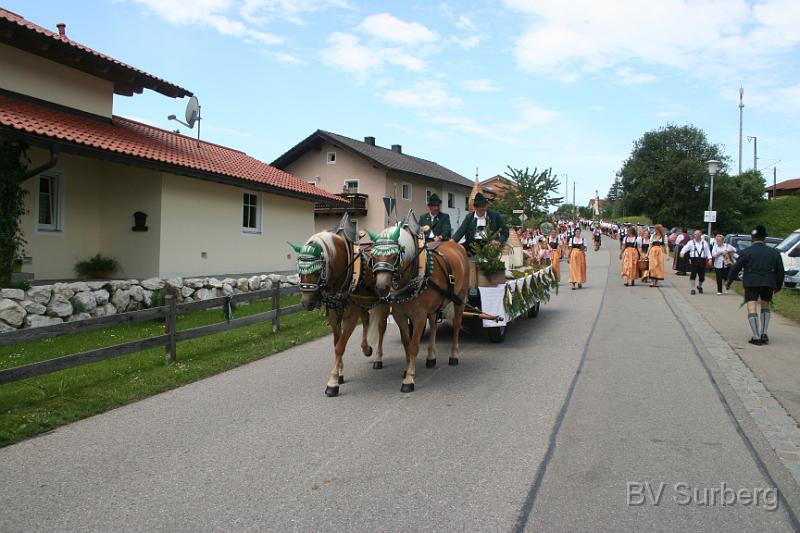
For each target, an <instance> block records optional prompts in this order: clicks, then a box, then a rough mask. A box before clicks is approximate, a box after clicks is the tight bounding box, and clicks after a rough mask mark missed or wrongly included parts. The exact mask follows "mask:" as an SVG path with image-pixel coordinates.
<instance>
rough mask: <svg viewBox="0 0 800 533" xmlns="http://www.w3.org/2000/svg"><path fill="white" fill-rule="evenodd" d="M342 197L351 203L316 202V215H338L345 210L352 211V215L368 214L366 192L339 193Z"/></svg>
mask: <svg viewBox="0 0 800 533" xmlns="http://www.w3.org/2000/svg"><path fill="white" fill-rule="evenodd" d="M336 196H339V197H341V198H344V199H345V200H347V201H348V202H350V205H346V206H331V205H327V204H314V214H315V215H338V214H343V213H345V212H347V213H350V214H351V215H366V214H367V197H368V195H366V194H361V193H357V192H343V193H341V194H337V195H336Z"/></svg>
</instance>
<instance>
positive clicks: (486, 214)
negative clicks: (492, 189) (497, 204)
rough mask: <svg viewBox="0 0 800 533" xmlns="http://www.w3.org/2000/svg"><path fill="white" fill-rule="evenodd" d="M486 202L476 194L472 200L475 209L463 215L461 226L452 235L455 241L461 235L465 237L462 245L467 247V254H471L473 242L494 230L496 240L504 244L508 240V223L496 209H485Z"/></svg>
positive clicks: (483, 238)
mask: <svg viewBox="0 0 800 533" xmlns="http://www.w3.org/2000/svg"><path fill="white" fill-rule="evenodd" d="M488 203H489V202H488V201H487V200H486V197H485V196H484V195H483V194H481V193H478V194H476V195H475V199H474V200H473V201H472V205H473V206H475V211H473V212H471V213H469V214H467V216H466V217H464V221H463V222H462V223H461V226H459V227H458V229H457V230H456V232H455V234H454V235H453V240H454V241H456V242H459V241H460V240H461V238H462V237H463V238H464V239H465V242H464V247H465V248H466V249H467V253H468V254H472V249H471V245H472V243H473V242H475V241H480V240H485V239H487V238H488V237H489V236H490V235H492V234H493V233H495V232H498V233H497V237H496V240H497V241H498V242H499V243H500V244H505V242H506V241H507V240H508V225H506V221H505V220H503V216H502V215H501V214H500V213H498V212H497V211H491V210H489V209H487V208H486V206H487V204H488Z"/></svg>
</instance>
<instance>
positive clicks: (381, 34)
mask: <svg viewBox="0 0 800 533" xmlns="http://www.w3.org/2000/svg"><path fill="white" fill-rule="evenodd" d="M359 29H360V30H362V31H364V32H366V33H368V34H369V35H371V36H372V37H374V38H376V39H378V40H381V41H386V42H391V43H401V44H420V43H430V42H434V41H436V40H437V39H438V36H437V35H436V34H435V33H434V32H432V31H431V30H429V29H428V28H427V27H425V26H423V25H422V24H420V23H418V22H405V21H403V20H400V19H399V18H397V17H394V16H392V15H390V14H389V13H380V14H378V15H370V16H368V17H367V18H365V19H364V21H363V22H362V23H361V25H360V26H359Z"/></svg>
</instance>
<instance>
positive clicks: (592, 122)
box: [2, 0, 800, 204]
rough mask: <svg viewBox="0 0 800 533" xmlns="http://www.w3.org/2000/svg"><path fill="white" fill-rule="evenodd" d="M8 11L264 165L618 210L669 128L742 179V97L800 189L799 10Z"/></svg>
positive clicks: (767, 2) (148, 0) (127, 107)
mask: <svg viewBox="0 0 800 533" xmlns="http://www.w3.org/2000/svg"><path fill="white" fill-rule="evenodd" d="M2 5H3V6H4V7H6V8H7V9H10V10H12V11H14V12H16V13H18V14H20V15H22V16H24V17H25V18H27V19H29V20H31V21H33V22H35V23H37V24H39V25H42V26H45V27H47V28H51V29H55V24H56V23H57V22H65V23H66V24H67V34H68V35H69V36H70V37H71V38H72V39H75V40H77V41H79V42H81V43H83V44H86V45H88V46H91V47H92V48H95V49H97V50H99V51H102V52H104V53H106V54H108V55H111V56H112V57H115V58H117V59H119V60H121V61H124V62H126V63H129V64H131V65H133V66H135V67H138V68H141V69H143V70H145V71H147V72H150V73H152V74H154V75H157V76H159V77H162V78H165V79H168V80H170V81H172V82H174V83H177V84H179V85H181V86H183V87H186V88H188V89H190V90H191V91H193V92H194V93H195V94H196V95H198V97H199V99H200V103H201V105H202V106H203V118H204V120H203V130H202V133H203V138H204V139H206V140H209V141H212V142H217V143H220V144H224V145H227V146H231V147H235V148H239V149H241V150H244V151H246V152H247V153H249V154H251V155H253V156H254V157H257V158H259V159H262V160H264V161H267V162H269V161H272V160H273V159H275V158H276V157H277V156H279V155H280V154H281V153H283V152H284V151H286V150H287V149H289V148H290V147H291V146H293V145H294V144H296V143H297V142H298V141H300V140H301V139H303V138H304V137H306V136H307V135H308V134H309V133H311V132H312V131H314V130H315V129H317V128H321V129H327V130H331V131H334V132H337V133H340V134H343V135H348V136H350V137H355V138H359V139H360V138H363V137H364V136H367V135H372V136H375V137H376V138H377V143H378V144H379V145H382V146H389V145H391V144H401V145H402V146H403V151H404V152H406V153H409V154H413V155H416V156H419V157H424V158H427V159H432V160H434V161H436V162H438V163H440V164H442V165H444V166H447V167H449V168H451V169H453V170H455V171H456V172H459V173H461V174H463V175H465V176H467V177H470V178H473V177H474V176H475V170H476V167H477V168H478V169H479V174H480V177H481V179H485V178H488V177H490V176H493V175H495V174H498V173H502V172H503V171H504V170H505V168H506V166H507V165H511V166H514V167H525V166H528V167H531V168H533V167H539V168H542V167H552V168H553V170H554V171H555V172H556V173H557V174H559V175H560V176H562V177H563V176H564V175H568V176H569V181H570V191H569V194H570V196H571V195H572V182H573V181H575V182H576V183H577V190H576V197H577V199H578V203H581V204H583V203H586V201H587V200H588V198H589V197H591V196H593V195H594V191H595V189H599V191H600V194H601V196H603V195H604V194H605V192H606V191H607V190H608V188H609V186H610V184H611V182H612V181H613V178H614V174H615V173H616V172H617V171H618V170H619V168H620V166H621V164H622V162H623V161H624V159H625V158H626V156H627V155H628V154H629V153H630V149H631V145H632V143H633V141H634V140H635V139H637V138H638V137H640V136H641V135H642V134H643V133H644V132H645V131H648V130H651V129H655V128H658V127H660V126H663V125H665V124H667V123H670V122H671V123H675V124H694V125H695V126H698V127H700V128H702V129H703V130H705V131H706V133H707V134H708V136H709V138H710V140H711V141H712V142H715V143H719V144H721V145H722V146H723V147H724V149H725V151H726V152H727V154H728V155H729V156H730V157H731V167H730V168H731V170H732V171H734V172H735V171H736V168H737V166H738V163H737V160H738V128H739V115H738V107H737V106H738V91H739V86H740V85H741V86H743V87H744V89H745V96H744V103H745V110H744V111H745V118H744V135H745V136H748V135H750V136H757V137H758V152H759V154H758V155H759V163H758V167H759V168H765V167H769V168H765V170H764V172H765V174H768V181H769V182H771V180H772V168H771V165H773V164H774V163H775V161H776V160H780V162H779V163H777V169H778V181H781V180H783V179H788V178H795V177H800V150H798V147H799V145H798V142H797V141H798V138H800V135H798V134H800V131H799V130H800V126H798V124H800V121H798V118H800V53H798V52H800V2H799V1H797V0H758V1H755V2H753V1H749V2H748V1H744V0H741V1H740V0H704V1H688V0H659V1H651V2H648V1H642V0H614V1H606V2H602V1H590V0H574V1H571V2H563V1H557V0H504V1H500V0H498V1H495V2H491V1H475V2H461V1H459V2H456V1H450V2H435V1H434V2H417V1H413V0H412V1H403V2H359V1H356V0H295V1H292V0H95V1H88V0H87V1H81V2H61V1H51V0H37V1H36V2H30V1H19V0H6V1H5V2H3V4H2ZM184 106H185V101H183V100H174V99H171V98H167V97H164V96H162V95H159V94H156V93H152V92H149V91H146V92H145V94H143V95H137V96H134V97H132V98H126V97H120V96H117V97H115V113H116V114H119V115H123V116H128V117H132V118H136V119H139V120H142V121H145V122H147V123H150V124H154V125H157V126H161V127H164V128H171V129H174V128H175V127H176V126H177V124H176V123H174V122H169V121H167V120H166V116H167V115H169V114H173V113H175V114H178V115H179V116H180V115H182V114H183V109H184ZM182 130H185V128H182ZM752 166H753V144H752V143H748V142H747V141H746V140H745V142H744V156H743V168H744V169H749V168H751V167H752ZM562 191H563V186H562Z"/></svg>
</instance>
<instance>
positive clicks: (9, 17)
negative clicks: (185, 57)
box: [0, 9, 344, 280]
mask: <svg viewBox="0 0 800 533" xmlns="http://www.w3.org/2000/svg"><path fill="white" fill-rule="evenodd" d="M0 72H1V73H2V75H0V141H8V140H16V141H23V142H26V143H27V144H28V145H29V146H30V151H29V155H30V159H31V164H30V166H29V169H31V170H30V172H28V174H27V175H26V176H24V177H21V178H24V179H25V181H24V182H23V186H24V188H25V189H26V190H27V192H28V194H27V199H26V201H27V208H28V214H27V215H25V216H24V218H23V221H22V223H23V228H24V237H25V239H26V240H27V247H26V252H27V254H26V255H27V257H26V260H25V261H24V263H23V267H22V269H23V272H28V273H32V274H33V275H34V277H35V279H36V280H48V279H63V278H72V277H74V275H75V274H74V270H73V267H74V265H75V263H76V262H77V261H79V260H83V259H86V258H88V257H90V256H93V255H95V254H97V253H100V254H103V255H107V256H113V257H114V258H116V259H117V260H118V262H119V264H120V270H119V271H118V272H117V273H116V274H115V277H126V278H147V277H162V278H167V277H171V276H177V275H180V276H194V275H204V274H223V273H230V274H235V273H246V272H264V271H274V270H290V269H293V268H294V262H293V256H292V255H290V250H289V248H288V247H287V245H286V241H287V240H290V241H302V240H304V239H305V238H307V237H308V236H309V235H310V234H312V233H313V231H314V205H315V204H318V205H332V206H336V205H343V204H344V201H343V200H342V199H341V198H340V197H337V196H334V195H332V194H330V193H327V192H326V191H325V190H323V189H321V188H317V187H313V186H311V185H309V184H308V183H307V182H306V181H304V180H301V179H299V178H297V177H295V176H292V175H290V174H288V173H286V172H284V171H281V170H279V169H277V168H275V167H273V166H270V165H268V164H266V163H262V162H261V161H258V160H256V159H254V158H252V157H250V156H248V155H247V154H245V153H243V152H241V151H238V150H234V149H232V148H226V147H223V146H219V145H215V144H212V143H208V142H198V141H197V140H196V139H194V138H191V137H186V136H183V135H179V134H176V133H174V132H171V131H168V130H163V129H159V128H155V127H152V126H149V125H145V124H141V123H139V122H136V121H133V120H129V119H126V118H123V117H119V116H117V115H114V114H113V104H114V97H115V96H114V95H122V96H132V95H133V94H135V93H141V92H142V91H143V90H144V89H150V90H153V91H156V92H158V93H161V94H163V95H165V96H168V97H172V98H182V97H186V96H191V92H189V91H187V90H186V89H184V88H182V87H179V86H177V85H175V84H172V83H170V82H167V81H165V80H162V79H160V78H157V77H155V76H152V75H150V74H147V73H146V72H143V71H141V70H139V69H136V68H134V67H131V66H128V65H126V64H124V63H121V62H120V61H118V60H116V59H113V58H110V57H108V56H105V55H103V54H101V53H99V52H96V51H94V50H91V49H89V48H87V47H86V46H84V45H81V44H79V43H77V42H75V41H73V40H71V39H69V38H68V37H67V36H66V30H65V27H64V26H63V25H59V26H58V32H52V31H49V30H46V29H44V28H41V27H39V26H36V25H34V24H33V23H31V22H29V21H27V20H26V19H24V18H22V17H20V16H19V15H16V14H14V13H11V12H9V11H6V10H3V9H0ZM181 107H182V105H181V103H179V102H176V108H178V109H180V108H181ZM145 217H146V219H145Z"/></svg>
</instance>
